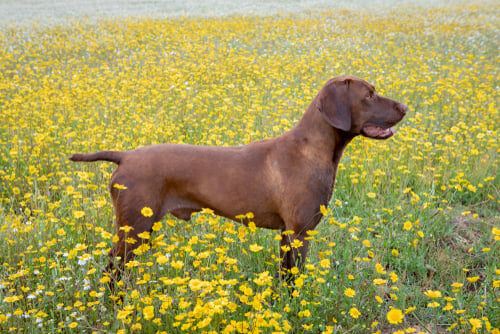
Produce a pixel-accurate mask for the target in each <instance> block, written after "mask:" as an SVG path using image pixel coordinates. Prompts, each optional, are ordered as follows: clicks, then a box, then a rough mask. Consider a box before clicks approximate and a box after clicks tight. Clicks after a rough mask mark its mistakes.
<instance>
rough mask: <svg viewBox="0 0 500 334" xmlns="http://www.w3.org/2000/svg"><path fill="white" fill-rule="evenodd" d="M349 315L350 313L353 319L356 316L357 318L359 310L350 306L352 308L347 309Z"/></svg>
mask: <svg viewBox="0 0 500 334" xmlns="http://www.w3.org/2000/svg"><path fill="white" fill-rule="evenodd" d="M349 315H350V316H351V317H353V318H354V319H357V318H359V316H360V315H361V312H359V311H358V309H357V308H355V307H352V308H351V309H350V310H349Z"/></svg>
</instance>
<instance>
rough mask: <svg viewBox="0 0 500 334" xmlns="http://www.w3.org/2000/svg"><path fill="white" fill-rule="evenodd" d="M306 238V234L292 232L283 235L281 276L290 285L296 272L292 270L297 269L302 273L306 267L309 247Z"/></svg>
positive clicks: (281, 242) (281, 243)
mask: <svg viewBox="0 0 500 334" xmlns="http://www.w3.org/2000/svg"><path fill="white" fill-rule="evenodd" d="M305 237H306V235H305V234H302V233H299V234H295V233H291V231H286V232H285V233H283V235H282V239H281V241H280V257H281V266H280V275H281V277H282V278H284V279H285V280H286V281H287V282H288V283H289V282H291V281H292V279H293V277H294V271H293V270H292V269H293V268H295V267H296V268H297V269H298V270H299V271H300V270H302V267H303V266H304V263H305V260H306V256H307V249H308V246H309V242H308V241H307V240H306V239H305Z"/></svg>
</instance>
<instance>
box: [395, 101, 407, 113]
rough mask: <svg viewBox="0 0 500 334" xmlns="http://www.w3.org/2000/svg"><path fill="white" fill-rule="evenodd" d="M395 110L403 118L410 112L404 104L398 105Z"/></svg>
mask: <svg viewBox="0 0 500 334" xmlns="http://www.w3.org/2000/svg"><path fill="white" fill-rule="evenodd" d="M395 108H396V110H397V111H398V112H399V113H400V114H401V115H403V116H404V115H406V113H407V112H408V107H407V106H406V104H403V103H396V106H395Z"/></svg>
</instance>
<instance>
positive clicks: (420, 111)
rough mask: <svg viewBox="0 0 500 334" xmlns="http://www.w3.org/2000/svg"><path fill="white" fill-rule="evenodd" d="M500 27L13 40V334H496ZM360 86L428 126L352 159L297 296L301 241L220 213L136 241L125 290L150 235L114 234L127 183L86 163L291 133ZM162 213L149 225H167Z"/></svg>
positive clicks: (313, 25) (90, 33)
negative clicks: (315, 104)
mask: <svg viewBox="0 0 500 334" xmlns="http://www.w3.org/2000/svg"><path fill="white" fill-rule="evenodd" d="M498 9H499V7H498V5H497V4H495V3H494V2H484V3H482V2H479V3H476V4H468V3H467V4H466V3H460V4H457V5H454V4H448V5H447V7H439V6H438V5H436V6H435V7H432V8H425V7H411V6H410V7H403V6H396V7H395V9H384V10H379V11H377V10H373V11H372V10H366V11H363V10H359V11H350V10H330V11H310V12H307V13H297V14H289V15H282V16H268V17H260V16H243V17H239V16H238V17H219V18H194V17H184V18H177V19H169V20H166V19H154V18H122V19H102V20H97V21H96V22H92V23H90V22H85V21H75V22H74V24H71V25H68V24H60V25H48V26H40V25H36V24H34V25H30V26H27V25H26V26H9V27H2V28H1V29H0V46H1V47H0V144H1V145H0V166H1V168H0V262H1V266H0V328H1V329H2V330H4V331H11V332H36V331H46V332H76V331H78V332H83V331H96V332H101V331H102V332H119V333H124V332H125V331H126V332H130V331H132V332H138V333H139V332H148V333H151V332H158V333H162V332H165V333H178V332H196V333H250V332H251V333H271V332H274V333H285V332H289V333H299V332H300V333H302V332H310V333H322V332H323V333H335V332H337V333H340V332H347V331H349V332H352V333H368V332H370V333H381V332H382V331H384V332H385V331H386V330H387V328H390V329H391V331H393V332H397V333H418V332H421V331H424V330H426V331H432V330H435V331H436V332H441V331H442V329H443V328H442V324H448V327H447V329H448V330H449V331H450V332H453V331H456V332H459V333H464V332H480V331H484V332H488V333H497V334H498V333H499V329H498V328H499V327H500V323H499V321H500V320H499V319H498V303H499V297H498V296H499V290H498V289H499V288H500V268H498V260H497V259H498V258H499V257H500V254H499V248H500V246H499V241H500V226H499V225H498V221H499V216H498V209H499V205H500V202H499V199H500V197H499V196H500V195H499V193H498V189H499V178H498V166H499V162H500V159H499V154H498V153H499V152H500V143H499V140H498V135H499V129H500V126H499V125H500V115H499V112H498V110H499V108H498V98H497V97H498V54H497V52H498V50H497V49H498V43H497V40H498V29H499V25H498V19H497V18H496V16H495V14H494V13H496V12H498ZM341 74H352V75H356V76H359V77H362V78H364V79H366V80H368V81H370V82H372V83H373V84H374V85H375V86H376V88H377V90H378V91H379V92H380V93H381V94H382V95H386V96H389V97H391V98H394V99H396V100H399V101H402V102H404V103H406V104H408V106H409V108H410V112H409V114H408V115H407V117H406V118H405V119H404V120H403V122H402V123H401V124H400V125H398V126H397V133H396V134H395V136H394V137H393V138H392V139H390V140H388V141H382V142H380V141H374V140H369V139H366V138H362V137H360V138H356V139H355V140H354V141H353V142H352V143H351V144H350V145H349V146H348V148H347V149H346V152H345V155H344V158H343V160H342V163H341V165H340V166H339V171H338V175H337V181H336V188H335V194H334V199H333V201H332V205H330V206H329V207H321V208H320V212H318V214H322V215H323V216H324V217H323V222H322V223H321V224H320V225H319V227H318V229H317V230H316V231H314V232H313V231H311V232H309V233H308V235H307V237H306V240H307V242H309V245H310V249H311V250H310V256H308V260H307V262H306V263H305V265H304V268H303V269H302V270H300V269H299V268H297V267H294V268H292V269H291V273H290V274H293V275H294V276H293V279H291V280H285V279H283V278H280V277H279V275H276V276H275V273H277V271H278V268H279V263H280V258H279V257H280V252H294V251H297V248H299V247H301V246H302V245H303V242H302V241H299V240H298V239H294V242H293V243H292V244H291V245H290V246H283V247H282V248H281V247H280V245H279V240H281V239H282V238H286V237H288V235H289V234H290V233H292V232H291V231H286V232H285V233H283V234H282V233H279V232H276V231H267V230H260V229H257V228H256V226H255V224H254V223H252V222H251V220H252V218H253V215H252V214H251V213H244V212H242V213H241V214H242V215H241V216H238V219H242V220H243V219H245V221H250V222H249V224H248V227H246V226H244V225H242V224H237V223H234V222H232V221H228V220H226V219H223V218H221V217H217V216H215V215H214V214H213V211H212V210H210V209H206V210H203V212H201V213H199V214H197V215H195V216H194V217H193V218H192V219H191V221H190V222H184V221H180V220H177V219H174V218H173V217H166V218H165V219H164V220H162V221H160V222H155V223H154V225H153V228H152V231H145V232H142V233H140V234H139V235H138V240H136V239H134V238H132V237H128V238H127V239H126V245H131V244H135V243H139V244H141V245H140V247H139V248H137V249H136V250H135V251H134V254H135V255H136V256H135V257H134V258H133V259H132V260H131V261H129V262H128V263H127V265H126V268H127V270H126V271H125V272H124V273H123V276H122V280H121V281H120V282H117V283H116V287H115V289H114V290H109V288H108V284H109V283H110V282H111V278H110V277H109V276H108V275H106V274H103V273H102V269H103V268H104V267H105V266H106V265H107V261H108V255H107V254H108V252H109V250H110V248H111V244H112V242H113V241H116V240H117V235H116V233H130V231H132V227H131V226H123V227H122V228H121V229H120V230H118V231H113V228H112V221H113V215H114V213H113V211H112V206H111V204H110V203H109V200H108V199H109V194H108V191H109V185H108V182H109V178H110V176H111V173H112V171H113V169H114V168H115V166H112V165H111V164H107V163H95V164H85V165H84V164H73V163H70V162H68V161H67V159H66V158H67V157H68V156H69V154H70V153H73V152H91V151H97V150H112V149H114V150H125V149H133V148H136V147H137V146H141V145H147V144H155V143H163V142H172V143H190V144H199V145H241V144H246V143H249V142H252V141H255V140H259V139H264V138H270V137H275V136H277V135H279V134H280V133H282V132H284V131H286V130H288V129H290V128H291V127H292V126H294V124H296V122H297V121H298V119H299V118H300V117H301V114H302V112H303V111H304V110H305V108H306V107H307V106H308V105H309V103H310V102H311V100H312V98H313V97H314V95H315V94H316V92H317V91H318V89H319V88H320V87H321V86H322V85H323V84H324V82H325V81H326V80H327V79H329V78H331V77H335V76H337V75H341ZM290 182H293V180H290ZM127 186H128V185H127V184H120V183H114V184H112V185H111V187H112V189H113V191H119V192H120V193H122V192H129V191H132V190H131V189H132V187H130V188H128V187H127ZM129 186H130V185H129ZM143 205H144V206H143V207H142V208H141V211H140V212H138V213H137V214H138V215H141V216H143V217H145V218H144V219H147V218H150V217H153V218H154V215H155V214H156V212H153V209H154V208H153V209H152V208H150V207H148V206H147V205H148V203H143ZM151 219H152V218H151ZM116 260H117V261H119V260H120V259H116ZM417 323H421V324H430V325H428V328H425V329H424V328H422V327H420V326H418V325H416V324H417ZM438 323H439V324H438ZM438 326H439V328H437V327H438ZM435 327H436V328H435Z"/></svg>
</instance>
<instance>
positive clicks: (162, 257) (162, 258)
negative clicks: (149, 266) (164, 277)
mask: <svg viewBox="0 0 500 334" xmlns="http://www.w3.org/2000/svg"><path fill="white" fill-rule="evenodd" d="M156 262H158V263H159V264H165V263H167V262H168V257H166V256H165V255H160V256H158V257H157V258H156Z"/></svg>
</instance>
